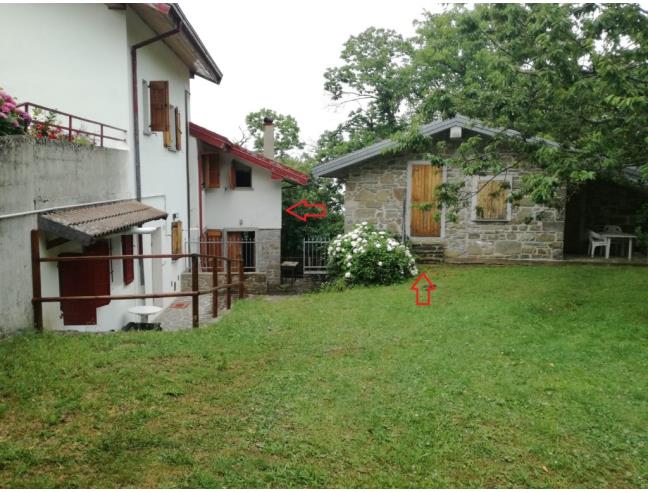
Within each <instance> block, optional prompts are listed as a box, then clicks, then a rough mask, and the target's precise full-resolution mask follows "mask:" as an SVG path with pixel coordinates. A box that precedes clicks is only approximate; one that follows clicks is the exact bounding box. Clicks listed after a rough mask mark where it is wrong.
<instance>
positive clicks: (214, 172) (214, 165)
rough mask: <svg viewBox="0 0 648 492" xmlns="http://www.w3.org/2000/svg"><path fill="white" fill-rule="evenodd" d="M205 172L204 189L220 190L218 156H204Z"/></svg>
mask: <svg viewBox="0 0 648 492" xmlns="http://www.w3.org/2000/svg"><path fill="white" fill-rule="evenodd" d="M202 159H203V170H204V171H203V172H204V173H205V175H204V180H203V183H204V187H205V188H218V187H220V165H219V162H218V154H203V156H202Z"/></svg>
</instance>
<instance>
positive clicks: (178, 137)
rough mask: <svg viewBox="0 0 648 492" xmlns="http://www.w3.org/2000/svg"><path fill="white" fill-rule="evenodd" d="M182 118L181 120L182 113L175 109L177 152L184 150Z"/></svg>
mask: <svg viewBox="0 0 648 492" xmlns="http://www.w3.org/2000/svg"><path fill="white" fill-rule="evenodd" d="M181 120H182V118H180V111H178V108H175V134H176V150H181V149H182V127H181V126H180V123H181Z"/></svg>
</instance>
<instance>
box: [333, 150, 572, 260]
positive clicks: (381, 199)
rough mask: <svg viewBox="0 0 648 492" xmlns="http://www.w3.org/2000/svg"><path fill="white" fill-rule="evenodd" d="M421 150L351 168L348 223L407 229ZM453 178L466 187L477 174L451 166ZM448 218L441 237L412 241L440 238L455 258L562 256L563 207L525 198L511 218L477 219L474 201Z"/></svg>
mask: <svg viewBox="0 0 648 492" xmlns="http://www.w3.org/2000/svg"><path fill="white" fill-rule="evenodd" d="M423 160H424V159H423V156H420V155H413V154H409V155H400V156H399V155H385V156H379V157H376V158H373V159H371V160H369V161H367V162H365V163H362V164H359V165H357V166H355V167H352V168H350V169H349V171H348V173H347V175H346V176H345V178H344V183H345V229H346V230H349V229H351V228H352V227H353V226H354V225H355V224H358V223H360V222H363V221H367V222H369V223H372V224H375V225H376V226H377V227H379V228H380V229H384V230H388V231H390V232H392V233H394V234H397V235H401V234H403V232H405V233H406V231H407V228H406V227H404V226H405V225H406V224H404V220H405V217H406V207H407V193H408V189H407V186H408V176H407V173H408V163H409V162H413V161H416V162H421V161H423ZM446 175H447V178H446V179H447V181H448V182H459V181H464V182H465V184H466V187H467V189H470V186H472V177H470V176H465V175H463V174H462V173H461V171H460V170H458V169H456V168H448V169H447V170H446ZM507 179H510V181H511V187H512V191H516V190H519V189H520V186H521V179H522V174H521V172H513V173H511V172H509V173H508V175H507ZM457 215H458V216H457V218H456V220H455V221H454V222H453V221H450V220H445V224H444V234H442V237H440V238H411V239H412V242H413V243H415V242H417V241H421V242H426V243H430V242H437V243H440V244H442V245H443V246H444V249H445V257H446V258H447V259H452V260H453V261H459V262H461V261H465V262H471V261H483V260H498V259H512V260H534V259H540V260H559V259H562V257H563V239H564V215H563V212H562V210H558V209H555V208H549V207H544V206H540V205H536V204H533V203H532V202H531V201H530V200H528V199H526V198H524V199H522V200H521V201H520V202H519V203H517V204H514V205H512V207H511V215H510V220H506V221H477V220H473V217H472V214H471V206H470V205H467V206H465V207H464V208H462V209H461V210H460V212H459V213H458V214H457ZM442 220H443V219H442Z"/></svg>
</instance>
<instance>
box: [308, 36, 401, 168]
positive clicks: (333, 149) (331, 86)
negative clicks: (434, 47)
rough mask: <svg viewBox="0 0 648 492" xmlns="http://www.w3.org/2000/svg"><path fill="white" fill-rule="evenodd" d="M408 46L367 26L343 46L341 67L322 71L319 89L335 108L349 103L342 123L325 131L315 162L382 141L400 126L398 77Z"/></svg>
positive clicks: (398, 38)
mask: <svg viewBox="0 0 648 492" xmlns="http://www.w3.org/2000/svg"><path fill="white" fill-rule="evenodd" d="M411 56H412V45H411V44H410V43H409V42H408V41H407V40H405V39H404V38H403V37H402V36H401V35H400V34H398V33H396V32H395V31H393V30H388V29H377V28H375V27H370V28H369V29H367V30H365V31H364V32H362V33H360V34H358V35H357V36H351V37H350V38H349V40H348V41H347V42H346V43H345V44H344V48H343V50H342V53H341V54H340V58H341V59H342V60H343V62H344V63H343V64H342V65H340V66H338V67H332V68H328V69H327V70H326V72H325V74H324V78H325V79H326V82H325V84H324V89H325V90H326V91H327V92H329V93H330V94H331V98H332V100H333V101H337V102H339V104H344V105H349V104H354V106H355V109H354V110H352V111H351V112H350V113H349V116H348V119H347V121H346V122H345V123H343V124H341V125H339V126H338V127H337V128H336V129H335V130H332V131H328V132H325V133H324V134H323V135H322V136H321V138H320V140H319V142H318V151H317V153H316V158H317V159H318V160H323V159H325V158H331V157H333V156H336V155H341V154H343V153H346V152H350V151H352V150H356V149H357V148H360V147H363V146H364V145H367V144H369V143H371V142H373V141H375V140H377V139H380V138H387V137H389V136H390V135H391V134H392V133H393V132H395V131H397V130H399V129H401V128H402V127H403V125H404V123H405V122H406V113H407V107H406V104H405V103H406V98H407V95H408V94H409V88H408V86H407V81H408V80H409V77H407V76H404V75H405V74H404V73H403V71H406V70H407V69H408V68H407V67H408V66H409V64H410V62H411Z"/></svg>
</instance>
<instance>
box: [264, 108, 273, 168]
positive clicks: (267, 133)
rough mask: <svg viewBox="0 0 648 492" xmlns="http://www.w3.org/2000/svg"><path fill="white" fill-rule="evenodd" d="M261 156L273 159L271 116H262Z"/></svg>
mask: <svg viewBox="0 0 648 492" xmlns="http://www.w3.org/2000/svg"><path fill="white" fill-rule="evenodd" d="M263 156H264V157H267V158H268V159H274V156H275V150H274V125H273V121H272V118H268V117H267V116H266V117H265V118H263Z"/></svg>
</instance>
